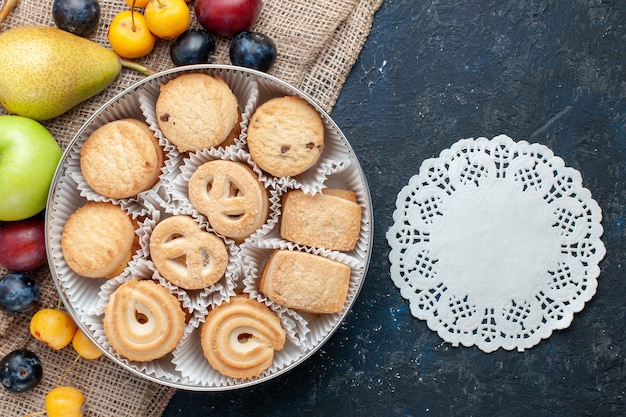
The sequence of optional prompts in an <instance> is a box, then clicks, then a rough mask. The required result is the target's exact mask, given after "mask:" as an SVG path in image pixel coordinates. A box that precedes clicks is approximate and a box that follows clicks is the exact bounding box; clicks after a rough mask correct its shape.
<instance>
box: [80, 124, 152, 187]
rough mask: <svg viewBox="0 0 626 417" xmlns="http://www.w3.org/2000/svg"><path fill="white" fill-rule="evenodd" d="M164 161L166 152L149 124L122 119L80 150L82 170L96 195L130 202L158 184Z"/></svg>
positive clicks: (99, 131) (106, 126) (95, 134)
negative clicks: (131, 198) (129, 199)
mask: <svg viewBox="0 0 626 417" xmlns="http://www.w3.org/2000/svg"><path fill="white" fill-rule="evenodd" d="M163 158H164V154H163V149H162V148H161V146H160V145H159V142H158V140H157V139H156V138H155V137H154V134H153V132H152V131H151V130H150V128H149V127H148V125H147V124H146V123H144V122H141V121H139V120H136V119H122V120H115V121H112V122H109V123H106V124H104V125H103V126H101V127H99V128H98V129H96V130H95V131H94V132H93V133H92V134H91V135H89V137H88V138H87V140H86V141H85V143H84V144H83V145H82V147H81V148H80V169H81V172H82V174H83V177H84V178H85V181H86V182H87V184H88V185H89V186H90V187H91V188H92V189H93V190H94V191H95V192H96V193H98V194H100V195H102V196H105V197H110V198H116V199H121V198H129V197H134V196H136V195H137V194H138V193H140V192H142V191H145V190H148V189H150V188H151V187H152V186H154V185H155V184H156V183H157V181H158V179H159V175H160V173H161V168H162V166H163Z"/></svg>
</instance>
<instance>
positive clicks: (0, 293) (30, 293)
mask: <svg viewBox="0 0 626 417" xmlns="http://www.w3.org/2000/svg"><path fill="white" fill-rule="evenodd" d="M38 304H39V285H37V282H36V281H35V280H34V279H33V277H31V276H30V275H28V274H26V273H24V272H8V273H6V274H5V275H4V276H3V277H2V278H1V279H0V310H2V311H5V312H7V313H28V312H30V311H32V310H34V309H35V308H36V307H37V305H38Z"/></svg>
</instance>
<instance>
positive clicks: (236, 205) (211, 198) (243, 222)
mask: <svg viewBox="0 0 626 417" xmlns="http://www.w3.org/2000/svg"><path fill="white" fill-rule="evenodd" d="M189 200H190V201H191V204H193V206H194V207H195V208H196V210H198V211H199V212H200V213H202V214H204V215H205V216H207V218H208V220H209V223H210V224H211V227H212V228H213V229H214V230H215V231H216V232H218V233H220V234H222V235H224V236H227V237H229V238H231V239H233V240H235V241H238V242H241V241H243V240H245V239H246V238H247V237H248V236H250V235H251V234H252V233H254V232H255V231H256V230H257V229H259V228H260V227H261V226H262V225H263V223H265V221H266V220H267V216H268V213H269V199H268V196H267V191H266V190H265V188H264V187H263V185H262V184H261V183H260V182H259V180H258V178H257V177H256V175H255V174H254V172H253V171H252V170H251V169H250V168H248V166H246V165H244V164H242V163H239V162H233V161H224V160H215V161H209V162H206V163H204V164H203V165H201V166H199V167H198V168H197V169H196V171H195V172H194V173H193V174H192V175H191V178H189Z"/></svg>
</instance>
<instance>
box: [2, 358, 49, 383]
mask: <svg viewBox="0 0 626 417" xmlns="http://www.w3.org/2000/svg"><path fill="white" fill-rule="evenodd" d="M42 375H43V368H42V366H41V361H40V360H39V358H38V357H37V355H36V354H35V353H33V352H31V351H30V350H28V349H18V350H14V351H12V352H10V353H9V354H8V355H6V356H5V357H4V358H2V361H0V379H1V380H2V385H3V386H4V388H6V389H7V390H9V391H11V392H24V391H28V390H30V389H32V388H34V387H35V386H37V384H39V381H41V377H42Z"/></svg>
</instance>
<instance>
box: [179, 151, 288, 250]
mask: <svg viewBox="0 0 626 417" xmlns="http://www.w3.org/2000/svg"><path fill="white" fill-rule="evenodd" d="M245 155H246V152H245V151H242V150H237V151H234V150H231V151H229V152H227V153H225V154H224V155H223V156H222V157H218V156H217V155H216V154H215V152H214V150H213V149H206V150H203V151H198V152H195V153H192V154H190V155H189V156H188V157H187V158H185V159H184V161H183V164H182V166H181V167H180V173H179V175H178V176H177V177H176V179H175V180H174V181H172V183H171V184H170V190H169V191H170V195H171V196H172V199H173V200H174V201H176V202H177V203H178V204H179V205H180V209H181V210H183V211H185V212H187V213H190V214H191V215H192V216H193V217H195V218H198V219H201V222H202V223H207V224H208V219H207V218H206V216H205V215H203V214H202V213H200V212H199V211H198V210H196V208H195V207H194V206H193V204H191V201H189V187H188V183H189V178H191V176H192V175H193V173H194V172H195V171H196V170H197V169H198V167H199V166H201V165H202V164H204V163H206V162H209V161H215V160H228V161H233V162H242V163H245V161H244V160H242V158H245ZM266 190H267V193H268V198H269V215H268V218H267V220H266V221H265V223H264V224H263V225H262V226H261V228H259V229H258V230H257V231H256V232H254V233H253V234H252V235H251V236H249V237H248V238H246V239H245V240H246V241H250V240H255V239H257V238H258V236H259V235H263V234H267V233H268V231H269V230H271V229H273V228H274V227H275V226H276V223H277V221H278V213H279V210H280V195H281V194H280V191H278V190H277V189H276V188H275V187H269V188H266Z"/></svg>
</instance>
